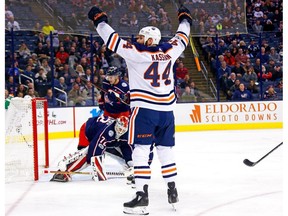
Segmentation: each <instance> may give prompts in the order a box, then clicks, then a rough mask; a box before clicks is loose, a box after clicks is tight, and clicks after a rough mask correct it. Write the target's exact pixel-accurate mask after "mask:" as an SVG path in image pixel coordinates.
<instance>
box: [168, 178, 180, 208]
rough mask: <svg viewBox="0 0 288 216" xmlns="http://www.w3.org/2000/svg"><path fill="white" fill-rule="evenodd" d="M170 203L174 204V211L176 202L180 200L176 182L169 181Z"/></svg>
mask: <svg viewBox="0 0 288 216" xmlns="http://www.w3.org/2000/svg"><path fill="white" fill-rule="evenodd" d="M167 194H168V203H170V204H171V205H172V208H173V210H174V211H176V206H175V203H177V202H179V198H178V193H177V189H176V187H175V182H168V190H167Z"/></svg>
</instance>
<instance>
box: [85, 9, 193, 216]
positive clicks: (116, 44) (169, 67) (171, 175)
mask: <svg viewBox="0 0 288 216" xmlns="http://www.w3.org/2000/svg"><path fill="white" fill-rule="evenodd" d="M88 18H89V19H91V20H92V21H93V22H94V25H95V28H96V31H97V32H98V34H99V35H100V36H101V38H102V39H103V40H104V42H105V44H106V45H107V48H109V49H110V50H111V51H113V52H116V53H118V54H119V55H120V56H122V57H123V58H124V59H125V62H126V64H127V68H128V76H129V85H130V107H131V109H132V110H131V111H132V112H131V118H130V122H129V135H128V136H129V137H128V142H129V143H131V144H134V151H133V154H132V159H133V163H134V175H135V183H136V189H137V192H136V197H135V198H134V199H132V200H131V201H130V202H126V203H124V213H127V214H142V215H145V214H148V213H149V212H148V210H147V209H146V207H147V206H148V205H149V197H148V185H149V180H150V178H151V169H150V166H149V164H148V163H147V161H148V157H149V153H150V146H151V145H152V143H153V142H155V147H156V150H157V154H158V158H159V160H160V163H161V170H162V176H163V178H164V180H165V182H166V184H167V193H168V203H170V204H172V205H174V204H175V203H177V202H178V193H177V189H176V176H177V169H176V162H175V159H174V156H173V146H174V145H175V137H174V134H175V122H174V114H173V109H174V105H175V103H176V96H175V91H174V77H173V65H174V63H175V61H176V59H177V58H178V57H179V56H180V55H181V53H182V52H183V51H184V50H185V48H186V47H187V45H188V42H189V34H190V25H191V24H192V19H191V15H190V11H189V10H188V9H187V8H186V7H184V6H181V7H180V8H179V9H178V19H179V27H178V29H177V32H176V35H175V36H174V37H173V38H171V40H170V41H169V42H167V43H162V44H159V42H160V40H161V32H160V30H159V29H158V28H156V27H154V26H147V27H144V28H142V29H141V30H140V32H139V35H138V38H137V43H130V42H128V41H126V40H123V39H121V38H120V37H119V35H118V34H117V33H116V32H115V31H114V30H113V29H112V28H111V26H110V25H109V24H108V18H107V15H106V13H105V12H103V11H102V10H101V9H99V8H98V7H96V6H94V7H92V8H91V9H90V11H89V13H88Z"/></svg>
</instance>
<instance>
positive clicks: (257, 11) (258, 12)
mask: <svg viewBox="0 0 288 216" xmlns="http://www.w3.org/2000/svg"><path fill="white" fill-rule="evenodd" d="M260 6H261V5H260ZM260 6H258V7H257V6H256V5H255V11H254V18H256V19H258V20H259V18H262V17H263V16H264V13H263V11H261V10H260Z"/></svg>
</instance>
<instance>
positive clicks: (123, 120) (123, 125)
mask: <svg viewBox="0 0 288 216" xmlns="http://www.w3.org/2000/svg"><path fill="white" fill-rule="evenodd" d="M128 125H129V118H128V117H126V116H120V117H119V118H117V119H116V124H115V128H114V129H115V132H116V139H119V138H120V137H121V136H122V135H123V134H125V133H126V132H127V130H128Z"/></svg>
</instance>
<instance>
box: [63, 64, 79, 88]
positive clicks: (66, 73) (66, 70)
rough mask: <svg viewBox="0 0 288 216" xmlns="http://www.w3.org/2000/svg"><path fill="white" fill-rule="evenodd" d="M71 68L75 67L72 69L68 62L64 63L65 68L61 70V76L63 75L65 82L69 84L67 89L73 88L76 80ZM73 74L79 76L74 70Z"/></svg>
mask: <svg viewBox="0 0 288 216" xmlns="http://www.w3.org/2000/svg"><path fill="white" fill-rule="evenodd" d="M71 70H74V69H70V68H69V65H68V64H64V66H63V70H61V71H60V72H59V77H63V78H64V79H65V84H66V85H67V91H69V90H70V89H71V88H72V83H73V82H74V80H72V75H71V74H72V73H71ZM73 74H74V76H77V74H76V73H74V71H73Z"/></svg>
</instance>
